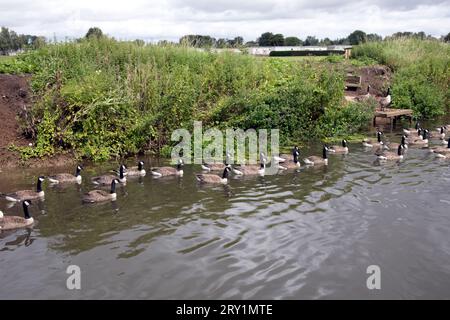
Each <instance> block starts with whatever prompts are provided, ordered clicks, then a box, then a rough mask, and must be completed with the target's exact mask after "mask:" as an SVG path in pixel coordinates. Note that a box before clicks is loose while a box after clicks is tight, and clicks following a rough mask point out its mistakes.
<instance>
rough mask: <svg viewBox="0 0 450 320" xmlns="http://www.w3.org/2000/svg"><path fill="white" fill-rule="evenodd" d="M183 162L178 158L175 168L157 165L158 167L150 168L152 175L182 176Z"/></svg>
mask: <svg viewBox="0 0 450 320" xmlns="http://www.w3.org/2000/svg"><path fill="white" fill-rule="evenodd" d="M183 165H184V163H183V160H182V159H180V160H178V164H177V167H176V168H173V167H159V168H152V169H151V171H152V175H153V176H155V177H167V176H180V177H182V176H183V169H182V167H183Z"/></svg>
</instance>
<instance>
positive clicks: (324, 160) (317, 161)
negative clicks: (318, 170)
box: [303, 146, 328, 166]
mask: <svg viewBox="0 0 450 320" xmlns="http://www.w3.org/2000/svg"><path fill="white" fill-rule="evenodd" d="M327 153H328V147H327V146H323V149H322V157H318V156H310V157H308V158H305V159H303V162H304V163H305V164H307V165H311V166H315V165H328V155H327Z"/></svg>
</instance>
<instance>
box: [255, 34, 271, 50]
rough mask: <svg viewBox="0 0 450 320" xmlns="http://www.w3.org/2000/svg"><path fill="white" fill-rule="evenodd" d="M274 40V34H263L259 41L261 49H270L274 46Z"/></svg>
mask: <svg viewBox="0 0 450 320" xmlns="http://www.w3.org/2000/svg"><path fill="white" fill-rule="evenodd" d="M272 38H273V33H272V32H264V33H263V34H261V36H260V37H259V38H258V40H257V41H258V44H259V46H260V47H269V46H271V45H272Z"/></svg>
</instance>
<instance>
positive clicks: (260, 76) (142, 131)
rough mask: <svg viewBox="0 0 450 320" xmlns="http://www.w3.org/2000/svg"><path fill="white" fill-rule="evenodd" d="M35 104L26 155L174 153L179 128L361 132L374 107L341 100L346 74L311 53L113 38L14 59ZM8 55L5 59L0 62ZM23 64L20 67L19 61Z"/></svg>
mask: <svg viewBox="0 0 450 320" xmlns="http://www.w3.org/2000/svg"><path fill="white" fill-rule="evenodd" d="M14 63H15V64H17V65H18V66H24V67H25V69H26V70H14V71H15V72H20V71H26V72H30V71H31V72H32V73H33V77H32V89H33V91H34V94H35V97H36V103H35V105H34V107H33V108H32V109H31V111H30V114H29V115H28V117H27V119H28V120H27V122H26V123H24V124H23V125H24V130H26V131H27V132H29V133H30V132H31V135H33V136H35V137H36V143H35V147H32V148H31V147H26V148H24V149H22V154H23V156H24V157H25V158H26V157H41V156H44V155H49V154H52V153H55V152H60V151H63V150H74V152H75V154H76V155H77V156H79V157H86V158H89V159H93V160H103V159H108V158H110V157H118V156H124V155H127V154H134V153H138V152H143V151H148V150H150V151H153V152H162V153H167V150H168V146H169V145H170V144H171V143H172V142H171V141H170V135H171V133H172V131H173V130H174V129H177V128H187V129H191V127H192V125H193V120H201V121H203V126H204V128H206V127H213V126H214V127H220V128H225V127H227V128H228V127H234V128H242V129H248V128H255V129H258V128H279V129H280V130H281V139H282V142H287V141H298V140H300V139H301V140H305V139H311V138H316V137H325V136H333V135H336V134H345V133H351V132H357V131H358V130H360V129H361V128H363V127H366V126H367V119H369V118H370V117H371V114H372V111H373V110H372V109H371V107H365V108H361V106H359V105H352V104H351V105H343V104H342V101H343V90H342V88H343V74H342V73H341V72H335V71H333V68H332V67H331V66H332V64H327V63H325V64H324V63H314V62H311V61H310V60H306V61H299V60H290V59H259V58H255V57H252V56H248V55H235V54H230V53H223V54H214V53H208V52H201V51H197V50H195V49H192V48H188V47H180V46H155V45H147V46H142V45H139V44H137V43H136V42H118V41H114V40H111V39H108V38H106V37H103V38H99V39H97V38H93V39H88V40H81V41H78V42H75V43H61V44H51V45H47V46H45V47H43V48H41V49H39V50H35V51H30V52H28V53H26V54H23V55H20V56H19V57H17V59H15V62H14ZM1 68H2V63H1V62H0V69H1ZM19 69H20V68H19Z"/></svg>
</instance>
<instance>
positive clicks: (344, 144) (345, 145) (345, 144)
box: [342, 140, 347, 148]
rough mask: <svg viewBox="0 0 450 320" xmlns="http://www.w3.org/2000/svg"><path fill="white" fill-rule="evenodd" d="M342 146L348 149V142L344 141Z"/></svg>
mask: <svg viewBox="0 0 450 320" xmlns="http://www.w3.org/2000/svg"><path fill="white" fill-rule="evenodd" d="M342 146H343V147H344V148H347V141H345V140H342Z"/></svg>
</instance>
